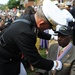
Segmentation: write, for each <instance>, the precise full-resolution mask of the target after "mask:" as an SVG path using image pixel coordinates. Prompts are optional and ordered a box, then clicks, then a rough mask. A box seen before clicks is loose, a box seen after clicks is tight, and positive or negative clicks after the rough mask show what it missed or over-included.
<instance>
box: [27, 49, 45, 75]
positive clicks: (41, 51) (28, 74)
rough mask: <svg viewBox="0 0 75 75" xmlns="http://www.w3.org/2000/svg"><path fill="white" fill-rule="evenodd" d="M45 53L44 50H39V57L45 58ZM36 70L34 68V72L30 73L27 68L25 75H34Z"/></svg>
mask: <svg viewBox="0 0 75 75" xmlns="http://www.w3.org/2000/svg"><path fill="white" fill-rule="evenodd" d="M45 51H46V50H44V49H41V50H40V55H41V56H42V57H43V58H46V54H45ZM37 70H38V69H37V68H35V70H34V71H31V70H30V69H29V68H26V71H27V75H34V74H35V72H36V71H37Z"/></svg>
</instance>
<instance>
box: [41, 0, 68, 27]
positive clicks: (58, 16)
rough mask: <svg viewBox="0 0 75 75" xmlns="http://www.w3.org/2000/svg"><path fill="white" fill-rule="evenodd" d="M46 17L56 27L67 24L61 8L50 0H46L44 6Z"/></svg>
mask: <svg viewBox="0 0 75 75" xmlns="http://www.w3.org/2000/svg"><path fill="white" fill-rule="evenodd" d="M42 10H43V13H44V15H45V17H46V19H47V20H48V21H49V22H50V23H51V24H52V25H53V28H56V25H58V24H59V25H67V21H66V18H65V17H64V16H63V14H62V12H61V10H60V9H59V8H58V7H57V6H56V5H55V4H54V3H53V2H52V1H50V0H44V1H43V6H42Z"/></svg>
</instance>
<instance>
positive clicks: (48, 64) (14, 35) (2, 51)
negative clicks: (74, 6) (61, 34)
mask: <svg viewBox="0 0 75 75" xmlns="http://www.w3.org/2000/svg"><path fill="white" fill-rule="evenodd" d="M49 7H50V9H49ZM56 10H57V12H56ZM55 12H56V13H55ZM52 14H53V15H52ZM60 15H61V16H60ZM55 16H56V17H55ZM58 17H59V19H58ZM58 24H59V25H66V19H65V17H64V16H63V15H62V13H61V10H60V9H59V8H58V7H57V6H56V5H54V4H53V3H52V2H51V1H50V0H44V2H43V6H42V7H40V8H39V11H37V12H36V13H35V14H32V15H23V16H21V17H20V18H19V19H17V20H16V21H14V22H13V23H12V25H10V26H9V27H8V29H7V30H6V31H5V32H4V33H3V34H2V36H1V37H0V75H18V74H19V73H20V63H21V56H22V53H23V54H24V56H25V57H26V59H27V60H28V61H29V63H31V64H32V65H33V66H34V67H36V68H40V69H44V70H47V71H50V70H53V71H55V69H56V70H61V69H62V63H61V61H60V60H48V59H45V58H43V57H41V56H40V54H39V53H38V51H37V48H36V46H35V44H36V36H38V37H39V38H43V39H47V40H49V39H50V38H51V35H50V34H47V33H44V32H43V31H44V30H46V29H49V28H50V29H51V28H52V29H55V28H56V25H58Z"/></svg>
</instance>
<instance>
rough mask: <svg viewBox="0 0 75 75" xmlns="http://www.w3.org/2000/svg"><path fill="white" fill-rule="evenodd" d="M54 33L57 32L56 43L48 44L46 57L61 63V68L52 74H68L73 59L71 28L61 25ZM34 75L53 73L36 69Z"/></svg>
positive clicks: (73, 47)
mask: <svg viewBox="0 0 75 75" xmlns="http://www.w3.org/2000/svg"><path fill="white" fill-rule="evenodd" d="M56 33H58V43H56V44H52V45H51V46H50V48H49V52H48V55H47V59H52V60H56V59H57V60H60V61H61V62H62V63H63V68H62V69H61V70H60V71H56V72H55V74H54V75H70V70H71V68H70V67H71V64H72V62H73V61H74V60H75V58H74V55H75V46H74V45H73V44H72V33H73V30H72V29H71V27H69V26H61V27H60V28H59V30H58V31H56ZM73 69H74V68H73ZM35 75H53V71H46V70H38V71H37V72H36V73H35Z"/></svg>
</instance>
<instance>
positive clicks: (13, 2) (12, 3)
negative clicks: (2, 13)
mask: <svg viewBox="0 0 75 75" xmlns="http://www.w3.org/2000/svg"><path fill="white" fill-rule="evenodd" d="M7 5H8V8H9V9H13V8H17V7H18V6H20V0H9V1H8V4H7Z"/></svg>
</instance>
